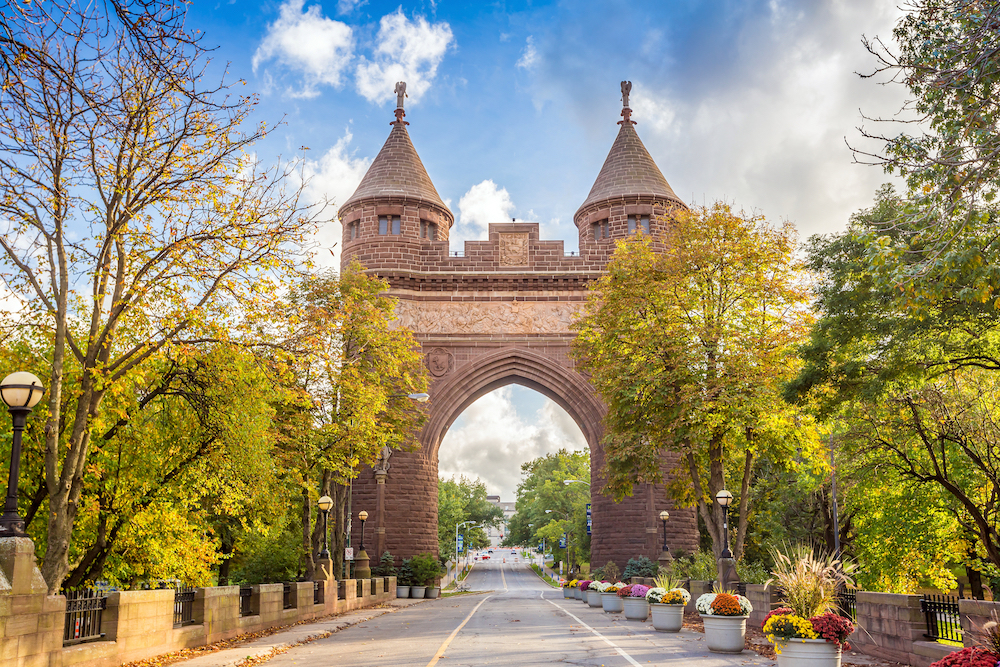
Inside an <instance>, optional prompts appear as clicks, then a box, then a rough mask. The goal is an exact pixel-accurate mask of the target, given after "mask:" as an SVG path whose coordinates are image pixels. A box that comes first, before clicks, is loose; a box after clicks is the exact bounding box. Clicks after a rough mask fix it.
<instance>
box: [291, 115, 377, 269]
mask: <svg viewBox="0 0 1000 667" xmlns="http://www.w3.org/2000/svg"><path fill="white" fill-rule="evenodd" d="M353 138H354V136H353V135H352V134H351V132H350V130H345V131H344V135H343V136H342V137H341V138H340V139H338V140H337V143H336V144H334V145H333V146H332V147H330V149H329V150H327V151H326V153H324V154H323V156H322V157H320V158H319V159H318V160H310V159H308V158H307V159H306V160H305V163H304V165H303V169H302V174H303V175H304V177H305V180H306V181H307V184H306V188H305V192H304V193H303V196H304V199H305V201H306V202H309V203H316V204H320V203H322V202H329V203H330V204H331V206H330V207H329V208H328V209H327V210H326V215H325V216H324V217H326V218H328V219H330V222H327V223H326V224H325V225H324V226H323V228H321V229H320V230H319V232H317V234H316V238H315V239H314V241H315V242H316V243H317V245H318V248H317V251H316V255H315V260H316V262H317V263H319V264H321V265H323V266H333V267H337V268H339V267H340V245H341V239H342V238H343V236H342V233H341V226H340V223H339V222H338V221H337V220H336V213H337V209H338V208H340V206H341V205H342V204H343V203H344V202H346V201H347V199H348V198H349V197H350V196H351V195H352V194H354V191H355V190H357V188H358V184H359V183H361V179H362V178H364V175H365V172H367V171H368V167H369V165H371V158H367V157H355V156H354V154H353V152H352V151H350V150H349V145H350V143H351V140H352V139H353ZM331 251H332V252H331Z"/></svg>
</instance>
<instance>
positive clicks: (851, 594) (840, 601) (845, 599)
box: [837, 589, 858, 621]
mask: <svg viewBox="0 0 1000 667" xmlns="http://www.w3.org/2000/svg"><path fill="white" fill-rule="evenodd" d="M837 613H838V614H840V615H841V616H843V617H844V618H849V619H851V620H852V621H856V620H858V592H857V591H856V590H853V589H851V590H848V589H844V590H842V591H838V592H837Z"/></svg>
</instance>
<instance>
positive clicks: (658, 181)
mask: <svg viewBox="0 0 1000 667" xmlns="http://www.w3.org/2000/svg"><path fill="white" fill-rule="evenodd" d="M631 90H632V83H631V82H630V81H622V102H623V108H622V120H620V121H619V122H618V124H619V125H620V126H621V129H620V130H618V136H617V137H616V138H615V142H614V144H612V146H611V150H610V151H609V152H608V157H607V158H606V159H605V160H604V166H603V167H601V172H600V173H599V174H598V175H597V180H596V181H594V186H593V187H592V188H591V189H590V194H589V195H587V199H586V200H585V201H584V202H583V204H582V205H581V206H580V208H579V209H577V211H576V214H575V215H574V216H573V221H574V222H575V223H576V226H577V228H578V229H579V230H580V244H581V248H582V247H583V244H584V243H585V242H588V243H593V242H595V241H596V242H603V241H611V240H612V239H615V238H622V237H624V236H625V235H627V234H630V233H635V232H636V231H637V230H640V229H641V230H644V231H646V232H647V233H648V232H650V231H654V230H655V227H656V225H657V222H656V220H657V219H658V218H663V217H664V216H666V215H667V214H668V213H669V211H670V210H671V209H673V208H675V207H677V206H681V207H683V206H684V202H682V201H681V199H680V197H678V196H677V195H676V194H675V193H674V190H673V188H671V187H670V184H669V183H667V179H666V178H664V177H663V172H661V171H660V168H659V167H657V166H656V162H654V161H653V158H652V156H651V155H650V154H649V151H647V150H646V147H645V146H644V145H643V143H642V140H641V139H640V138H639V135H638V134H637V133H636V131H635V127H634V125H635V121H633V120H632V110H631V109H630V108H629V106H628V94H629V92H631Z"/></svg>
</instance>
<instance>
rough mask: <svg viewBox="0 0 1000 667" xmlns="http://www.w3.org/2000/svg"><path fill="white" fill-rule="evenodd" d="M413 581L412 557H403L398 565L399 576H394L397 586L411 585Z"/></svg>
mask: <svg viewBox="0 0 1000 667" xmlns="http://www.w3.org/2000/svg"><path fill="white" fill-rule="evenodd" d="M413 582H414V579H413V559H412V558H404V559H403V562H402V563H401V564H400V566H399V576H398V577H397V578H396V584H398V585H399V586H413V585H414V583H413Z"/></svg>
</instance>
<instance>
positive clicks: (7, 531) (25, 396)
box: [0, 371, 45, 537]
mask: <svg viewBox="0 0 1000 667" xmlns="http://www.w3.org/2000/svg"><path fill="white" fill-rule="evenodd" d="M43 393H45V389H44V388H42V381H41V380H39V379H38V378H37V377H35V376H34V375H32V374H31V373H25V372H23V371H20V372H17V373H11V374H10V375H8V376H7V377H5V378H4V379H3V382H0V397H2V398H3V402H4V403H6V404H7V410H8V411H10V416H11V421H12V422H13V440H12V442H11V448H10V474H9V475H8V477H7V499H6V500H5V501H4V506H3V516H0V537H26V535H25V533H24V519H22V518H21V515H20V514H18V512H17V485H18V481H19V478H20V476H21V435H22V434H23V432H24V428H25V426H26V425H27V423H28V415H29V414H31V409H32V408H33V407H35V406H36V405H38V401H40V400H41V399H42V394H43Z"/></svg>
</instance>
